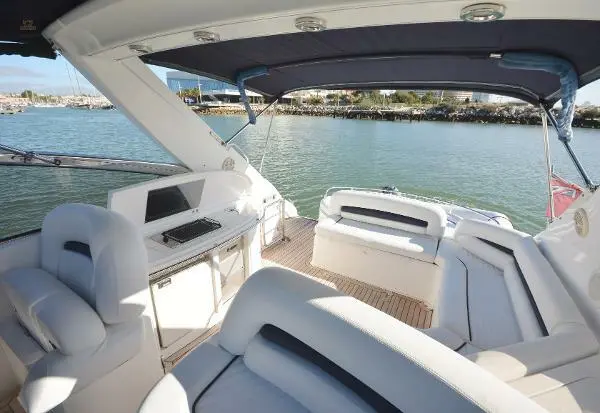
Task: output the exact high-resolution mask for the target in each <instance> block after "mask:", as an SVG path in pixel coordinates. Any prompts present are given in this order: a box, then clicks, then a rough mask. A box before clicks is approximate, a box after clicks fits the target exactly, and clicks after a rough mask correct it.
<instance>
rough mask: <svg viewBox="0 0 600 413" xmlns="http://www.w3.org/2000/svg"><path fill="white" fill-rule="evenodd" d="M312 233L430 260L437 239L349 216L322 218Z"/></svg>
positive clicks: (417, 258) (432, 258)
mask: <svg viewBox="0 0 600 413" xmlns="http://www.w3.org/2000/svg"><path fill="white" fill-rule="evenodd" d="M315 233H316V235H317V236H320V237H329V238H331V239H335V240H339V241H340V242H349V243H353V244H357V245H361V246H364V247H368V248H373V249H376V250H380V251H386V252H390V253H392V254H398V255H403V256H405V257H409V258H414V259H416V260H420V261H424V262H429V263H433V261H434V259H435V255H436V251H437V245H438V241H437V239H435V238H432V237H429V236H427V235H419V234H414V233H411V232H406V231H403V230H399V229H395V228H387V227H382V226H379V225H373V224H368V223H365V222H358V221H353V220H350V219H346V218H343V219H340V220H339V221H337V222H336V221H334V220H333V219H325V220H322V221H319V223H318V224H317V225H316V227H315Z"/></svg>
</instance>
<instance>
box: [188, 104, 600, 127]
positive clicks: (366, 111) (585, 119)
mask: <svg viewBox="0 0 600 413" xmlns="http://www.w3.org/2000/svg"><path fill="white" fill-rule="evenodd" d="M252 106H253V109H254V110H255V112H256V113H257V114H258V113H259V112H260V111H261V110H263V109H264V108H265V107H266V105H252ZM192 109H193V110H194V112H196V113H198V114H201V115H245V114H246V111H245V110H244V108H243V107H242V106H241V105H235V104H233V105H232V104H230V105H227V106H213V107H206V106H205V107H199V106H196V107H193V108H192ZM594 111H597V112H599V113H600V109H588V108H578V109H577V110H576V113H575V118H574V119H573V127H578V128H587V129H600V115H599V116H597V117H596V116H595V114H596V112H594ZM270 114H271V109H269V110H267V112H266V113H265V114H264V116H270ZM275 114H276V115H294V116H320V117H332V118H342V119H359V120H386V121H391V122H394V121H409V122H420V121H430V122H463V123H479V124H487V123H490V124H506V125H541V124H542V118H541V116H540V111H539V109H538V108H536V107H534V106H531V105H525V106H521V105H465V106H454V105H448V104H441V105H437V106H431V107H416V106H404V107H399V108H391V107H370V108H361V107H357V106H313V105H301V106H292V105H278V106H277V107H276V109H275ZM589 114H592V115H594V117H590V116H589Z"/></svg>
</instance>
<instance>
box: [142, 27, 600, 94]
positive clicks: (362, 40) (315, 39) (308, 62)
mask: <svg viewBox="0 0 600 413" xmlns="http://www.w3.org/2000/svg"><path fill="white" fill-rule="evenodd" d="M599 33H600V22H599V21H583V20H505V21H497V22H492V23H485V24H475V23H467V22H442V23H424V24H423V23H422V24H402V25H390V26H377V27H359V28H350V29H337V30H325V31H322V32H317V33H307V32H298V33H291V34H280V35H273V36H265V37H255V38H247V39H236V40H230V41H223V42H217V43H212V44H202V45H194V46H188V47H183V48H179V49H173V50H168V51H163V52H156V53H152V54H148V55H145V56H144V57H143V59H144V60H145V61H146V62H147V63H152V64H157V65H161V66H166V67H170V68H175V69H181V70H185V71H188V72H192V73H196V74H202V75H206V76H209V77H213V78H217V79H221V80H225V81H228V82H230V83H234V84H235V83H238V81H239V79H240V75H242V76H243V75H244V73H252V74H253V75H256V74H257V73H261V72H265V73H266V74H264V75H259V76H254V77H251V78H250V77H249V78H248V79H247V80H246V81H245V87H247V88H248V89H251V90H254V91H256V92H258V93H262V94H264V95H267V96H270V97H279V96H281V95H283V94H285V93H287V92H290V91H293V90H299V89H308V88H327V89H340V88H344V89H351V88H354V89H370V88H372V89H402V88H421V89H456V90H461V89H464V90H475V91H482V92H491V93H497V94H502V95H507V96H513V97H516V98H520V99H523V100H525V101H528V102H531V103H539V102H542V103H547V104H553V103H555V102H556V101H557V100H558V99H560V92H559V90H560V80H559V77H558V76H556V75H555V74H552V73H548V72H541V71H528V70H514V69H511V68H508V67H503V66H501V65H499V64H498V59H497V58H498V56H501V55H502V54H504V53H508V52H528V53H541V54H546V55H551V56H555V57H559V58H562V59H564V60H566V61H568V62H570V63H571V64H572V66H573V67H574V68H575V71H576V73H577V77H578V82H579V87H581V86H583V85H585V84H588V83H590V82H592V81H594V80H596V79H597V78H598V77H600V42H599V41H598V34H599Z"/></svg>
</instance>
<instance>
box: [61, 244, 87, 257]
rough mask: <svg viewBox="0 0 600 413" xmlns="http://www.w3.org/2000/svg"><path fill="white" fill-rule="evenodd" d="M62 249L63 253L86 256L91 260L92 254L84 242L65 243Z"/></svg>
mask: <svg viewBox="0 0 600 413" xmlns="http://www.w3.org/2000/svg"><path fill="white" fill-rule="evenodd" d="M63 249H64V250H65V251H71V252H74V253H76V254H81V255H83V256H86V257H88V258H89V259H92V252H91V251H90V246H89V245H88V244H86V243H84V242H79V241H67V242H65V243H64V244H63Z"/></svg>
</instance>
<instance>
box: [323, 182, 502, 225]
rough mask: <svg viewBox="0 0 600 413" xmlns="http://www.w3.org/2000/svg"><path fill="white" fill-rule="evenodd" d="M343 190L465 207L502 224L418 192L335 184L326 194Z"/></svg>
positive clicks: (494, 218)
mask: <svg viewBox="0 0 600 413" xmlns="http://www.w3.org/2000/svg"><path fill="white" fill-rule="evenodd" d="M343 190H351V191H361V192H377V193H384V194H393V195H398V196H403V197H405V198H412V199H416V200H418V201H425V202H433V203H437V204H442V205H448V206H451V207H458V208H464V209H467V210H469V211H471V212H474V213H476V214H479V215H481V216H483V217H485V218H486V219H487V220H488V221H494V222H496V223H497V224H498V225H500V222H498V220H497V219H496V218H500V217H494V216H489V215H486V214H484V213H483V212H481V211H478V210H476V209H474V208H470V207H468V206H464V205H460V204H456V203H453V202H448V201H445V200H443V199H439V198H432V197H427V196H424V195H417V194H409V193H406V192H400V191H390V190H387V189H379V188H356V187H351V186H334V187H331V188H329V189H328V190H327V191H325V196H330V195H331V194H332V193H334V192H337V191H343Z"/></svg>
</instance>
